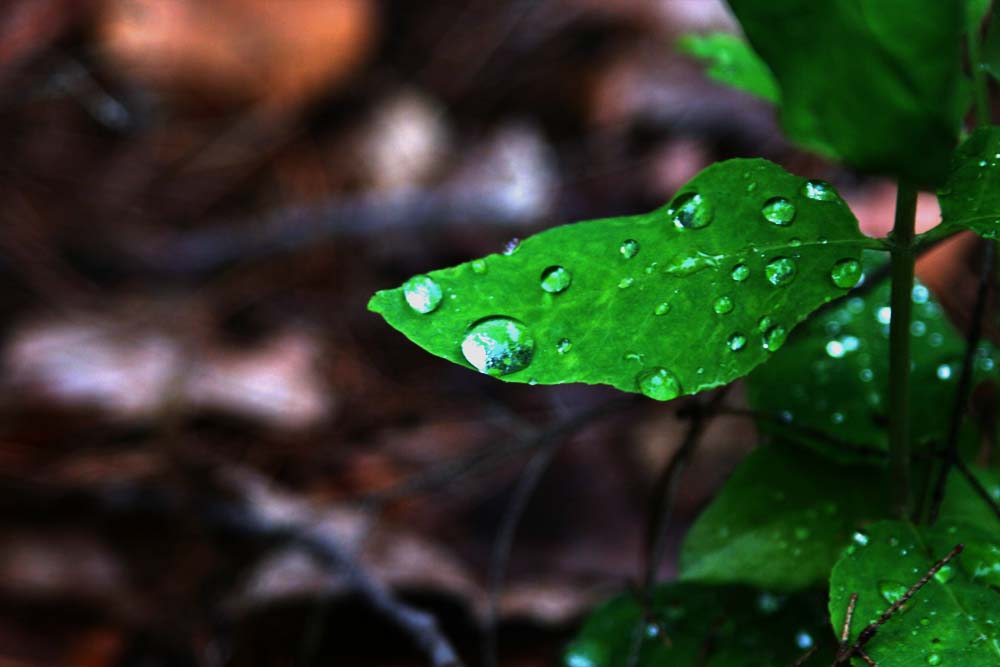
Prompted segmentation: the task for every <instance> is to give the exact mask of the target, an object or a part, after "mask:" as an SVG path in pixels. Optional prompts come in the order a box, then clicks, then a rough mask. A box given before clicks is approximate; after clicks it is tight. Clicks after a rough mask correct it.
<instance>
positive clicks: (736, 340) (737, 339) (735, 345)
mask: <svg viewBox="0 0 1000 667" xmlns="http://www.w3.org/2000/svg"><path fill="white" fill-rule="evenodd" d="M746 344H747V337H746V336H744V335H743V334H741V333H739V332H736V333H734V334H732V335H731V336H730V337H729V338H727V339H726V347H728V348H729V349H730V351H732V352H739V351H740V350H742V349H743V348H744V347H746Z"/></svg>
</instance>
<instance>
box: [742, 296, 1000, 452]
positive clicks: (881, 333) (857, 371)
mask: <svg viewBox="0 0 1000 667" xmlns="http://www.w3.org/2000/svg"><path fill="white" fill-rule="evenodd" d="M889 291H890V286H889V283H888V281H883V282H882V284H880V285H879V286H878V287H875V288H874V289H872V290H871V291H870V292H869V293H867V294H865V295H863V296H851V297H848V298H847V299H845V300H844V301H843V302H841V303H840V304H837V305H836V306H835V307H831V308H830V309H828V310H825V311H823V312H821V313H819V314H818V315H817V316H816V317H814V318H812V319H811V320H810V321H809V322H807V323H806V324H805V325H804V326H803V327H801V328H800V329H799V330H798V331H796V335H795V336H793V337H792V338H791V340H789V342H788V343H787V344H786V345H785V347H784V348H783V349H782V350H781V351H780V352H779V353H778V354H776V355H774V357H772V358H771V359H770V360H769V361H768V362H767V363H766V364H764V365H763V366H761V367H760V368H758V369H757V370H756V371H754V373H753V374H752V375H751V376H750V377H749V379H748V381H747V395H748V399H749V401H750V405H751V406H752V407H753V408H754V409H756V410H758V411H760V412H762V413H766V414H768V415H775V416H779V417H780V419H779V422H780V421H785V422H787V426H784V425H782V424H780V423H775V422H773V421H763V420H762V421H761V422H760V425H761V427H762V428H764V429H768V430H772V431H777V432H780V433H785V434H786V435H788V436H792V437H795V438H796V439H798V440H801V441H803V442H807V443H810V444H811V445H813V446H814V447H815V448H817V449H819V450H821V451H823V452H825V453H826V454H827V455H830V456H833V457H835V458H837V459H839V460H842V461H857V460H870V458H871V457H870V456H867V455H866V452H865V451H861V450H858V449H856V448H852V447H850V446H849V445H848V444H847V443H850V444H852V445H855V446H863V447H865V448H873V449H875V450H880V451H884V450H887V448H888V435H887V432H886V424H887V423H888V413H887V409H888V395H889V316H890V313H891V311H890V308H889ZM911 332H912V337H911V355H912V359H913V371H912V374H911V383H912V386H913V387H914V391H913V395H912V401H913V408H912V410H911V415H912V417H911V418H912V429H913V430H912V433H913V434H914V438H915V441H916V443H917V444H918V445H923V446H926V445H928V444H929V443H933V442H936V443H938V444H939V445H940V444H941V443H942V442H943V441H944V439H945V437H946V434H947V429H948V417H947V414H948V413H947V411H948V410H950V409H951V406H952V405H953V403H954V396H955V391H956V389H957V384H958V378H959V375H960V374H961V362H962V358H963V355H964V352H965V341H964V339H963V337H962V336H961V335H960V334H959V333H958V332H957V331H956V330H955V328H954V327H953V326H952V324H951V323H950V322H949V321H948V319H947V317H946V316H945V314H944V312H943V311H942V309H941V306H940V305H939V304H938V303H937V302H936V301H935V300H934V299H933V298H932V297H931V295H930V293H929V291H928V290H927V288H926V287H924V286H923V285H921V284H920V283H919V282H918V283H916V284H915V286H914V289H913V320H912V323H911ZM975 363H976V369H975V375H974V376H973V379H974V380H975V381H977V382H978V381H981V380H983V379H986V378H988V377H996V375H997V360H996V351H995V349H994V348H993V346H992V345H990V344H989V343H986V342H983V343H980V346H979V348H978V350H977V354H976V357H975ZM776 388H779V389H777V390H776ZM814 433H815V434H817V435H814ZM822 434H825V435H827V436H830V437H832V438H836V439H837V440H838V441H840V442H844V443H845V444H844V445H843V446H838V445H833V444H830V443H828V442H825V441H824V438H823V437H821V435H822Z"/></svg>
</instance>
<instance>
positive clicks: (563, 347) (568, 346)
mask: <svg viewBox="0 0 1000 667" xmlns="http://www.w3.org/2000/svg"><path fill="white" fill-rule="evenodd" d="M572 349H573V342H572V341H571V340H570V339H569V338H560V339H559V342H558V343H556V352H558V353H559V354H566V353H567V352H569V351H570V350H572Z"/></svg>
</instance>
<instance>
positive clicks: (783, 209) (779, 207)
mask: <svg viewBox="0 0 1000 667" xmlns="http://www.w3.org/2000/svg"><path fill="white" fill-rule="evenodd" d="M760 212H761V213H762V214H763V215H764V218H765V219H766V220H767V221H768V222H772V223H774V224H776V225H778V226H780V227H786V226H788V225H790V224H792V221H793V220H795V204H793V203H792V202H790V201H788V200H787V199H785V198H784V197H772V198H771V199H768V200H767V201H766V202H764V206H763V207H762V208H761V209H760Z"/></svg>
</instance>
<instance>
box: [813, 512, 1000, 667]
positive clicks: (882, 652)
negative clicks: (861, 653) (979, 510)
mask: <svg viewBox="0 0 1000 667" xmlns="http://www.w3.org/2000/svg"><path fill="white" fill-rule="evenodd" d="M996 540H997V533H996V532H993V533H992V535H991V534H990V533H987V532H985V531H983V530H981V529H979V528H976V527H974V526H969V525H967V524H955V523H952V524H948V525H943V524H939V526H936V527H934V528H923V527H921V528H917V527H915V526H913V525H912V524H910V523H904V522H898V521H886V522H882V523H878V524H875V525H873V526H870V527H869V529H868V530H867V533H866V535H865V536H864V537H863V538H860V539H859V540H858V541H856V542H855V543H854V544H852V545H851V547H849V548H848V549H847V551H846V552H845V553H844V556H843V557H842V558H841V559H840V561H839V562H838V563H837V565H836V566H835V567H834V568H833V573H832V575H831V577H830V618H831V623H832V625H833V627H834V630H835V631H836V632H837V633H838V634H839V632H840V627H841V625H842V624H843V619H844V614H845V611H846V609H847V603H848V598H849V597H850V595H851V593H857V594H858V602H857V608H856V610H855V614H854V621H853V623H852V625H851V640H852V641H854V640H856V639H857V637H858V634H859V633H860V632H861V630H862V629H863V628H864V626H865V625H866V624H868V623H869V622H870V621H873V620H875V619H876V618H878V617H879V615H880V614H881V613H882V612H883V611H884V610H885V609H887V608H888V607H889V606H890V604H891V603H892V602H894V601H895V600H896V599H898V598H899V596H900V595H901V594H902V593H903V592H904V591H906V590H907V589H908V588H909V587H910V586H912V585H913V584H915V583H916V582H917V581H918V580H919V579H920V578H921V577H923V576H924V574H925V573H926V572H927V571H929V570H930V568H931V566H932V565H934V563H936V562H937V561H938V560H940V559H941V558H942V557H944V555H945V554H947V553H948V552H949V551H951V549H952V548H953V547H954V546H955V545H956V544H959V543H964V544H965V546H966V550H965V552H964V553H962V554H961V555H959V556H958V557H957V558H956V559H955V560H954V561H952V562H951V563H950V564H949V565H948V566H947V567H946V569H944V570H942V571H941V572H939V573H938V575H936V576H935V577H934V578H932V579H931V580H930V581H929V582H928V583H927V585H925V586H924V587H923V588H921V589H920V591H918V592H917V593H916V594H915V595H914V596H913V597H912V598H911V599H910V600H909V601H908V602H907V603H906V605H905V606H904V607H903V608H902V609H901V610H900V612H899V613H897V614H895V615H894V616H893V617H892V618H890V619H889V620H888V621H887V622H886V623H885V624H884V625H883V626H882V627H881V628H880V629H879V630H878V633H877V634H876V635H875V637H874V638H873V639H872V640H871V641H870V642H869V643H868V644H867V645H866V647H865V652H866V653H868V655H870V656H871V657H872V658H873V659H874V660H875V661H876V662H877V663H879V664H881V665H941V666H942V667H946V666H948V665H956V666H958V665H961V667H987V666H990V667H995V666H996V665H997V664H1000V617H998V616H997V611H998V610H1000V593H998V592H997V590H995V589H991V588H989V586H988V583H989V582H988V578H989V577H988V574H989V572H992V571H996V572H997V573H998V574H1000V546H997V545H996V544H995V541H996ZM994 568H995V570H994ZM855 664H857V665H861V664H863V663H862V662H861V661H860V660H857V661H855Z"/></svg>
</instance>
